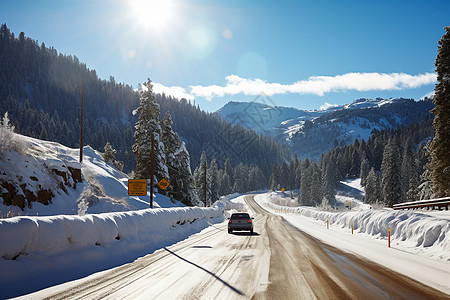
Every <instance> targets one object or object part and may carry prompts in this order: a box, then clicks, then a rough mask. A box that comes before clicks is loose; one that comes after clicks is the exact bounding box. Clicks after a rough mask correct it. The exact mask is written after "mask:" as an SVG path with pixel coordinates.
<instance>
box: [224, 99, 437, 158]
mask: <svg viewBox="0 0 450 300" xmlns="http://www.w3.org/2000/svg"><path fill="white" fill-rule="evenodd" d="M432 108H433V104H432V101H431V100H429V99H426V100H421V101H414V100H412V99H404V98H393V99H382V98H377V99H364V98H362V99H357V100H355V101H353V102H351V103H349V104H346V105H341V106H332V107H329V108H327V109H323V110H311V111H306V110H300V109H296V108H291V107H281V106H271V105H268V104H266V103H259V102H229V103H227V104H226V105H225V106H223V107H222V108H221V109H219V110H218V111H217V113H218V114H219V115H220V116H221V117H222V118H224V119H225V120H226V121H228V122H231V123H238V124H240V125H242V126H244V127H246V128H249V129H253V130H255V131H257V132H258V133H260V134H265V135H270V136H272V137H273V138H274V139H275V140H277V141H278V142H282V143H287V144H288V145H290V146H291V151H292V152H293V153H295V154H297V155H298V156H299V158H305V157H309V158H312V159H317V158H318V157H320V155H321V154H322V153H324V152H326V151H328V150H329V149H331V148H332V147H334V146H338V145H340V146H342V145H347V144H350V143H353V142H354V140H355V139H365V140H367V139H368V138H369V137H370V134H371V133H372V131H373V130H374V129H376V130H383V129H390V128H397V127H399V126H402V125H408V124H410V123H413V122H420V121H423V120H425V119H427V118H432V115H431V114H430V110H431V109H432Z"/></svg>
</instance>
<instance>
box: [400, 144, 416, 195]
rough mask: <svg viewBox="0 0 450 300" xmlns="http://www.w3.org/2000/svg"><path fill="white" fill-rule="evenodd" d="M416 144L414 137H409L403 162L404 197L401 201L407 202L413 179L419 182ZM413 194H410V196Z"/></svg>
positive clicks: (402, 181)
mask: <svg viewBox="0 0 450 300" xmlns="http://www.w3.org/2000/svg"><path fill="white" fill-rule="evenodd" d="M417 160H418V159H417V154H416V150H415V146H414V144H413V141H412V138H411V137H408V138H407V139H406V142H405V146H404V149H403V156H402V164H401V174H402V176H401V183H402V199H401V202H405V201H406V198H407V192H408V190H409V189H410V184H411V180H412V179H413V178H414V180H415V182H417V183H418V181H419V180H418V177H419V176H418V161H417ZM411 197H412V195H411V196H410V198H411Z"/></svg>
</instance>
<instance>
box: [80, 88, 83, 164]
mask: <svg viewBox="0 0 450 300" xmlns="http://www.w3.org/2000/svg"><path fill="white" fill-rule="evenodd" d="M80 128H81V131H80V134H81V136H80V163H81V162H83V80H81V127H80Z"/></svg>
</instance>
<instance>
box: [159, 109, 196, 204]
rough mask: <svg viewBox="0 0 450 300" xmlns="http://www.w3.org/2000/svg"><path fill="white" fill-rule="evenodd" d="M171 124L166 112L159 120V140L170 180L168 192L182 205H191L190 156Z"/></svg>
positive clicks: (168, 114) (170, 118)
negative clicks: (162, 147)
mask: <svg viewBox="0 0 450 300" xmlns="http://www.w3.org/2000/svg"><path fill="white" fill-rule="evenodd" d="M172 124H173V122H172V117H171V116H170V113H169V112H166V114H165V115H164V118H163V119H162V120H161V140H162V142H163V144H164V155H165V157H166V164H167V168H168V171H169V178H170V185H169V187H168V189H169V190H168V192H170V194H172V195H174V196H175V198H176V199H177V200H179V201H181V202H182V203H183V204H186V205H192V193H191V190H192V174H191V168H190V156H189V152H188V151H187V149H186V147H185V144H184V142H183V141H181V139H180V137H179V136H178V134H177V133H175V132H173V130H172Z"/></svg>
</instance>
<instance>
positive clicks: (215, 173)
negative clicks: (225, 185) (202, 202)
mask: <svg viewBox="0 0 450 300" xmlns="http://www.w3.org/2000/svg"><path fill="white" fill-rule="evenodd" d="M206 177H207V182H208V187H209V189H208V203H210V204H212V203H214V202H216V201H217V200H219V167H218V165H217V161H216V159H215V158H213V159H211V162H210V164H209V168H208V170H207V172H206Z"/></svg>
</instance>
